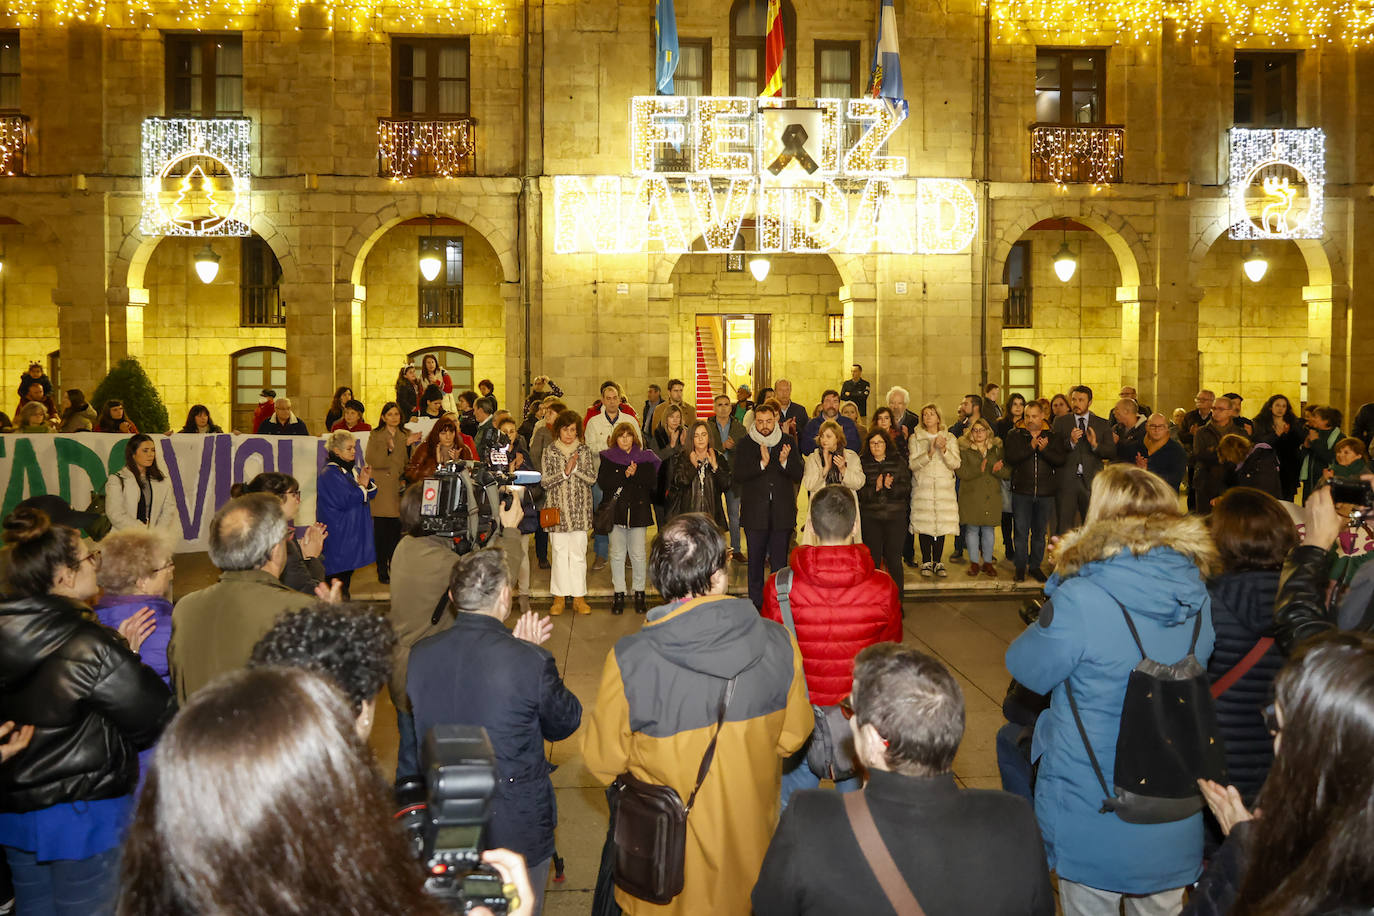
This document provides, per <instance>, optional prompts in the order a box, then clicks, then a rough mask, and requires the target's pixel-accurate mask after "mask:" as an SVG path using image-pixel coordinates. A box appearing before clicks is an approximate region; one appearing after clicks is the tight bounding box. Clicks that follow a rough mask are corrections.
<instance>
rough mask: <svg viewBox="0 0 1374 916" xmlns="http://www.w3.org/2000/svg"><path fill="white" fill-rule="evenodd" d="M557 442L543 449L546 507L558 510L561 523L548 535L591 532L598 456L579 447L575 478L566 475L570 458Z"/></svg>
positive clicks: (583, 446) (574, 470) (550, 529)
mask: <svg viewBox="0 0 1374 916" xmlns="http://www.w3.org/2000/svg"><path fill="white" fill-rule="evenodd" d="M559 445H560V444H559V443H558V441H557V440H554V442H553V443H551V444H550V445H549V446H548V447H547V448H545V449H544V464H543V467H541V468H540V471H541V472H542V473H543V475H544V493H545V495H546V498H545V501H544V507H545V508H546V509H549V508H557V509H558V511H559V514H560V515H561V516H562V520H561V521H560V522H559V523H558V524H557V525H555V526H553V527H552V528H549V529H548V530H549V531H560V532H569V531H591V530H592V484H594V483H596V468H597V464H596V455H594V454H592V450H591V449H589V448H587V444H586V443H585V442H579V443H577V453H576V454H577V467H575V468H573V472H572V476H568V475H567V474H565V473H564V470H565V469H566V468H567V466H568V456H567V455H565V454H564V453H563V451H562V449H561V448H560V447H559Z"/></svg>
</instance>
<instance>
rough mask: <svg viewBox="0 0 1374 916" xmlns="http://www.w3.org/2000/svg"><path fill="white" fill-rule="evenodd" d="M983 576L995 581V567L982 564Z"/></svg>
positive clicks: (989, 564)
mask: <svg viewBox="0 0 1374 916" xmlns="http://www.w3.org/2000/svg"><path fill="white" fill-rule="evenodd" d="M983 574H984V575H986V576H987V577H988V578H989V579H996V578H997V567H996V566H993V565H992V564H991V563H984V564H983Z"/></svg>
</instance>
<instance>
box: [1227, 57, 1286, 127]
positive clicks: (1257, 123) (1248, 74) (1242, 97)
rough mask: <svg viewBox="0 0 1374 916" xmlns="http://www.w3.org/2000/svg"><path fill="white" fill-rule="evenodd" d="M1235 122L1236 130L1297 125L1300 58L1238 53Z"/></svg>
mask: <svg viewBox="0 0 1374 916" xmlns="http://www.w3.org/2000/svg"><path fill="white" fill-rule="evenodd" d="M1233 115H1234V122H1235V125H1236V126H1237V127H1297V126H1298V55H1297V54H1296V53H1288V54H1285V53H1272V52H1259V51H1237V52H1236V61H1235V101H1234V105H1233Z"/></svg>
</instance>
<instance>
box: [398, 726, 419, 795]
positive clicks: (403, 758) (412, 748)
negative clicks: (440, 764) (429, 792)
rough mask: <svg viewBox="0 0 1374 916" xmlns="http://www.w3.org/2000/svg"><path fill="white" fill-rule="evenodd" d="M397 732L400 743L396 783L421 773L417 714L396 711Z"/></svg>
mask: <svg viewBox="0 0 1374 916" xmlns="http://www.w3.org/2000/svg"><path fill="white" fill-rule="evenodd" d="M396 731H397V732H398V733H399V735H400V738H401V740H400V743H399V744H398V745H397V747H396V781H397V782H400V781H401V780H403V779H405V778H406V777H408V776H419V775H421V773H420V737H419V736H418V735H416V734H415V714H414V713H412V712H406V711H404V710H401V709H398V710H396Z"/></svg>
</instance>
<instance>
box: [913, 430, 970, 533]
mask: <svg viewBox="0 0 1374 916" xmlns="http://www.w3.org/2000/svg"><path fill="white" fill-rule="evenodd" d="M936 435H941V436H944V437H945V450H944V452H943V453H942V452H939V451H937V450H936V449H935V447H934V442H935V436H936ZM910 453H911V459H910V464H911V473H912V475H913V477H914V479H913V480H912V482H911V533H912V534H927V535H930V536H932V537H941V536H943V535H946V534H958V533H959V498H958V496H956V495H955V491H954V472H955V471H957V470H958V469H959V442H958V440H957V439H955V437H954V436H953V435H951V434H950V432H949V430H942V431H941V432H939V433H934V434H932V433H930V432H928V431H927V430H926V429H925V428H924V427H918V428H917V429H916V432H914V433H912V434H911V451H910Z"/></svg>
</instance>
